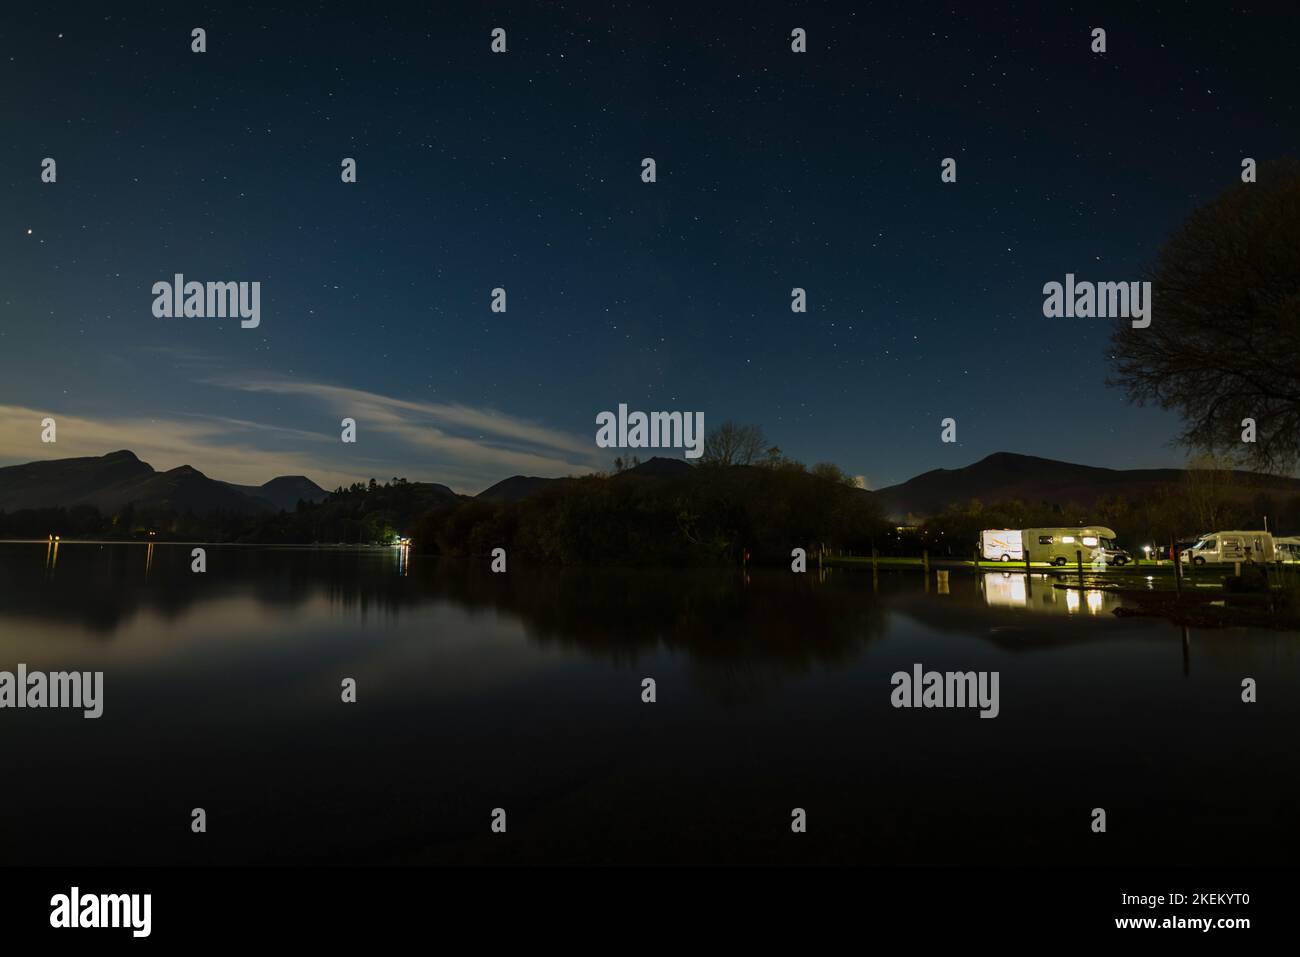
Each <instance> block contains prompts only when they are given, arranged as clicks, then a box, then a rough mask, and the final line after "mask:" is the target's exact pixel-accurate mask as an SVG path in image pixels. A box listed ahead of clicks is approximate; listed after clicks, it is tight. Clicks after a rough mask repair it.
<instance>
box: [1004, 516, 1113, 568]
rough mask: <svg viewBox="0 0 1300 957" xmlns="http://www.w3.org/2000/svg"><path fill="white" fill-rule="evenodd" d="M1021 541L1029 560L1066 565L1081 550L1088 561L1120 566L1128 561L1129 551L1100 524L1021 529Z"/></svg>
mask: <svg viewBox="0 0 1300 957" xmlns="http://www.w3.org/2000/svg"><path fill="white" fill-rule="evenodd" d="M1020 540H1021V546H1022V547H1023V548H1024V549H1026V550H1028V552H1029V560H1030V561H1031V562H1049V563H1050V564H1052V565H1067V564H1069V563H1070V562H1073V561H1075V555H1076V553H1077V552H1082V553H1083V560H1084V561H1085V562H1088V563H1092V562H1097V561H1105V562H1107V563H1109V564H1114V565H1123V564H1126V563H1127V562H1128V560H1129V554H1128V552H1126V551H1124V550H1123V549H1121V548H1119V547H1118V546H1117V545H1116V544H1115V530H1114V529H1113V528H1106V527H1105V526H1103V525H1076V526H1073V527H1069V528H1024V529H1021V530H1020Z"/></svg>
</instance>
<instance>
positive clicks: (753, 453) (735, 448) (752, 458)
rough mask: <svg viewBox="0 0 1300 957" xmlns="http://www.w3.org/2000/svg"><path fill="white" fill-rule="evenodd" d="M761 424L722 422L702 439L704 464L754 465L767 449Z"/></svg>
mask: <svg viewBox="0 0 1300 957" xmlns="http://www.w3.org/2000/svg"><path fill="white" fill-rule="evenodd" d="M767 447H768V445H767V437H766V436H765V435H764V434H763V428H762V426H758V425H739V424H737V423H735V422H731V421H727V422H723V423H722V424H721V425H719V426H718V427H717V428H715V429H713V430H712V431H711V432H709V434H708V435H707V436H706V437H705V439H704V456H703V458H702V461H703V463H704V464H705V465H754V464H755V463H757V462H758V461H759V459H760V457H761V456H762V455H763V453H764V452H765V451H766V450H767Z"/></svg>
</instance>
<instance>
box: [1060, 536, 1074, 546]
mask: <svg viewBox="0 0 1300 957" xmlns="http://www.w3.org/2000/svg"><path fill="white" fill-rule="evenodd" d="M1061 543H1062V544H1064V545H1073V544H1074V536H1073V535H1062V536H1061Z"/></svg>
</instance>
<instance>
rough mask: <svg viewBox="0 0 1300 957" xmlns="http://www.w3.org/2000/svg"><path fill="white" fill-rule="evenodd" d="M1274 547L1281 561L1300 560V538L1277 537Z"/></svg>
mask: <svg viewBox="0 0 1300 957" xmlns="http://www.w3.org/2000/svg"><path fill="white" fill-rule="evenodd" d="M1273 549H1274V551H1275V552H1276V554H1277V560H1278V561H1279V562H1300V538H1295V537H1292V538H1275V539H1273Z"/></svg>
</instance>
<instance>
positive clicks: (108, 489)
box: [0, 450, 1300, 519]
mask: <svg viewBox="0 0 1300 957" xmlns="http://www.w3.org/2000/svg"><path fill="white" fill-rule="evenodd" d="M691 468H692V466H690V465H688V464H687V463H686V462H685V461H683V460H681V459H667V458H652V459H650V460H649V461H647V462H644V463H641V464H640V465H638V466H636V467H635V468H633V469H629V470H627V472H626V473H624V474H633V475H642V476H650V477H671V476H674V475H681V474H685V473H687V472H689V471H690V470H691ZM1184 474H1185V473H1184V470H1182V469H1109V468H1100V467H1098V466H1092V465H1079V464H1075V463H1071V462H1060V461H1057V460H1055V459H1045V458H1039V457H1036V456H1032V455H1019V454H1016V453H1012V452H995V453H994V454H992V455H989V456H986V457H985V458H983V459H981V460H980V461H978V462H975V463H973V464H971V465H967V466H965V467H963V468H957V469H934V470H932V471H929V472H924V473H922V474H921V475H917V476H915V477H914V478H911V479H908V480H907V481H906V482H902V483H900V484H898V485H891V486H889V487H887V488H882V489H878V490H876V491H872V492H864V493H863V494H864V495H870V496H871V497H873V498H874V499H875V500H876V501H877V502H878V503H879V504H880V506H881V508H882V510H883V511H884V512H885V514H886V515H888V516H890V517H892V518H896V519H905V518H907V517H908V516H915V517H920V516H925V515H932V514H934V513H936V512H939V511H942V510H943V508H944V507H946V506H947V505H950V504H954V503H961V502H966V501H969V500H971V499H980V500H981V501H983V502H985V503H989V502H994V501H998V500H1002V499H1013V498H1018V499H1021V500H1023V501H1025V502H1027V503H1039V502H1048V503H1053V504H1066V503H1069V502H1075V503H1078V504H1079V505H1085V506H1086V505H1090V504H1092V503H1094V502H1095V501H1097V500H1098V499H1099V498H1102V497H1109V496H1115V495H1124V496H1128V497H1130V498H1137V497H1140V496H1142V495H1143V494H1146V493H1148V492H1151V491H1152V490H1154V489H1155V488H1156V487H1157V486H1159V485H1162V484H1168V483H1173V482H1179V481H1181V480H1182V478H1183V475H1184ZM1236 474H1237V476H1238V478H1239V479H1241V481H1242V485H1243V487H1244V486H1247V485H1248V486H1249V487H1250V488H1252V489H1261V490H1265V489H1266V490H1273V491H1277V492H1281V493H1283V494H1300V479H1294V478H1283V477H1278V476H1264V475H1257V474H1255V473H1248V472H1239V473H1236ZM559 481H562V480H561V479H555V478H542V477H539V476H532V475H514V476H511V477H510V478H507V479H503V480H502V481H500V482H497V483H496V484H495V485H493V486H491V487H490V488H487V489H485V490H484V491H482V492H480V493H479V494H478V495H477V496H474V497H476V498H479V499H482V500H483V501H485V502H495V503H508V502H517V501H519V500H521V499H524V498H528V497H529V496H532V495H535V494H537V493H538V492H539V491H541V490H542V489H544V488H546V487H547V486H549V485H551V484H552V483H554V482H559ZM428 487H429V489H430V490H433V491H436V492H438V493H439V496H438V497H440V498H445V499H448V500H452V499H455V498H460V497H462V496H458V495H456V493H454V492H452V490H451V489H449V488H447V487H446V486H445V485H435V484H429V485H428ZM328 495H329V493H328V492H327V491H326V490H325V489H323V488H321V487H320V486H319V485H317V484H316V483H315V482H313V481H311V480H310V479H309V478H307V477H305V476H302V475H282V476H279V477H277V478H273V479H271V480H270V481H269V482H266V483H265V484H263V485H234V484H232V483H229V482H222V481H218V480H216V479H212V478H209V477H208V476H206V475H204V474H203V473H202V472H200V471H198V470H197V469H195V468H193V467H191V466H188V465H182V466H180V467H178V468H174V469H170V470H168V471H165V472H158V471H155V470H154V468H153V467H152V466H151V465H149V464H148V463H146V462H142V461H140V459H138V458H137V457H136V456H135V454H134V453H132V452H129V451H126V450H122V451H118V452H110V453H108V454H107V455H102V456H90V457H85V458H72V459H49V460H45V461H40V462H29V463H27V464H25V465H12V466H8V467H6V468H0V511H6V512H14V511H19V510H21V509H33V508H56V507H63V508H72V507H75V506H77V505H92V506H94V507H96V508H98V509H99V510H100V511H101V512H109V511H113V510H116V509H118V508H121V507H122V506H124V505H126V504H128V503H131V504H135V505H137V506H145V507H162V508H173V509H175V510H176V511H177V512H185V511H193V512H194V513H195V514H196V515H201V514H206V513H208V512H212V511H216V510H222V511H227V512H235V513H240V514H251V513H256V512H264V511H293V510H294V509H295V508H296V507H297V504H298V501H299V500H300V499H301V500H303V501H308V502H319V501H321V500H323V499H325V498H326V497H328Z"/></svg>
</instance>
